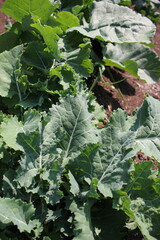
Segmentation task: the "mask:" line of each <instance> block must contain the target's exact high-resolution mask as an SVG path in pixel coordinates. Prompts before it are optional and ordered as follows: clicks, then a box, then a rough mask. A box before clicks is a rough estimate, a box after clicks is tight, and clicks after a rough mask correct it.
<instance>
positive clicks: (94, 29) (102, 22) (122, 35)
mask: <svg viewBox="0 0 160 240" xmlns="http://www.w3.org/2000/svg"><path fill="white" fill-rule="evenodd" d="M74 30H76V31H78V32H80V33H81V34H82V35H84V36H87V37H90V38H93V39H94V38H99V39H100V40H104V41H109V42H114V43H124V42H128V43H129V42H130V43H131V42H146V43H150V42H151V40H152V38H153V36H154V33H155V30H156V28H155V25H154V24H153V23H152V22H151V21H150V20H149V19H148V18H146V17H142V15H140V14H138V13H136V12H134V11H132V10H131V9H129V8H128V7H123V6H119V5H117V4H113V3H108V2H106V1H100V2H94V5H93V8H92V11H91V18H90V23H85V24H84V25H82V26H80V27H74V28H71V29H70V30H69V31H74Z"/></svg>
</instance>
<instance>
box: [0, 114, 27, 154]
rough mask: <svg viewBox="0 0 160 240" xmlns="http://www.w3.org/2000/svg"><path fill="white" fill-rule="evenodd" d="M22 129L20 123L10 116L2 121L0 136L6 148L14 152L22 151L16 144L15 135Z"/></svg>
mask: <svg viewBox="0 0 160 240" xmlns="http://www.w3.org/2000/svg"><path fill="white" fill-rule="evenodd" d="M22 127H23V124H22V122H19V121H18V119H17V117H16V116H15V117H12V116H10V117H7V118H5V119H4V121H3V123H2V124H1V131H0V134H1V136H2V137H3V140H4V141H5V143H6V144H7V146H8V147H11V148H13V149H15V150H22V148H21V146H19V144H17V142H16V137H17V134H18V133H19V132H20V131H22Z"/></svg>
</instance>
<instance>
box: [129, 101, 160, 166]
mask: <svg viewBox="0 0 160 240" xmlns="http://www.w3.org/2000/svg"><path fill="white" fill-rule="evenodd" d="M159 118H160V102H159V101H158V100H156V99H154V98H153V97H148V98H147V99H146V100H145V101H144V103H143V105H142V107H141V108H140V109H139V110H138V113H137V120H136V122H135V125H134V126H133V129H134V131H136V137H135V142H136V144H137V150H140V151H142V152H144V153H145V154H146V155H147V156H152V157H155V158H156V159H157V161H158V162H160V121H159Z"/></svg>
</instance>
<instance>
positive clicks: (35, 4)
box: [1, 0, 57, 23]
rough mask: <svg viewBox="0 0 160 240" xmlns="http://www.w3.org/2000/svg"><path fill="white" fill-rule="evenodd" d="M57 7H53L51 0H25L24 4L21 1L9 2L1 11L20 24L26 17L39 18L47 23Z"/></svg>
mask: <svg viewBox="0 0 160 240" xmlns="http://www.w3.org/2000/svg"><path fill="white" fill-rule="evenodd" d="M39 6H41V7H39ZM55 7H57V5H55V6H54V5H52V4H51V3H50V1H49V0H40V1H39V0H24V1H23V2H22V1H21V0H7V1H5V3H4V4H3V6H2V10H1V11H2V12H4V13H5V14H7V15H9V16H10V17H12V18H13V19H15V20H16V21H18V22H20V23H21V22H22V18H23V17H24V16H26V15H31V16H38V17H39V18H40V19H41V21H42V22H44V23H45V22H46V21H47V20H48V18H49V16H50V15H51V13H53V11H54V10H55ZM15 9H16V11H15Z"/></svg>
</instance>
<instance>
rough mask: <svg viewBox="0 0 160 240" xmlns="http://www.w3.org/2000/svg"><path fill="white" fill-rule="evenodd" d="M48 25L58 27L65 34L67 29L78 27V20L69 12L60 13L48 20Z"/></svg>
mask: <svg viewBox="0 0 160 240" xmlns="http://www.w3.org/2000/svg"><path fill="white" fill-rule="evenodd" d="M48 24H49V25H51V26H53V27H55V26H57V27H60V28H61V29H62V30H63V31H64V32H65V31H66V30H67V29H68V28H71V27H75V26H78V25H79V19H78V18H77V17H76V16H74V15H73V14H72V13H70V12H67V11H61V12H58V13H57V14H56V16H54V17H53V18H50V19H49V22H48Z"/></svg>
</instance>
